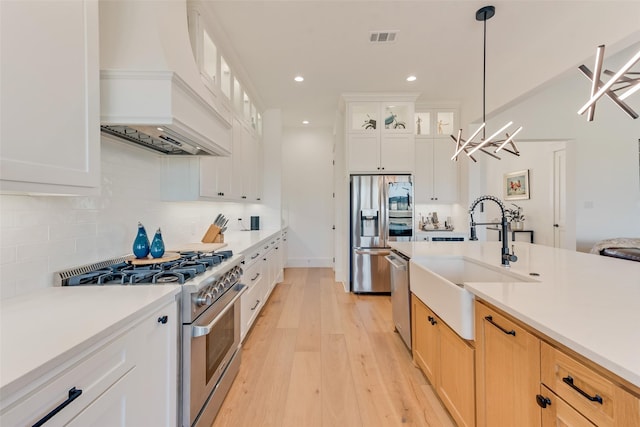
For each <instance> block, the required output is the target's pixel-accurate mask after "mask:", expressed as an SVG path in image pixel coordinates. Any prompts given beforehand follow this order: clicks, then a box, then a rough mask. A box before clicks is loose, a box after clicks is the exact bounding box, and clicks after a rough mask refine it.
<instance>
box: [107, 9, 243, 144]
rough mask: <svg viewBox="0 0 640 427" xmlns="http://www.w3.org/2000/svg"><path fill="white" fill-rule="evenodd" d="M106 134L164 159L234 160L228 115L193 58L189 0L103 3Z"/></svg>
mask: <svg viewBox="0 0 640 427" xmlns="http://www.w3.org/2000/svg"><path fill="white" fill-rule="evenodd" d="M100 69H101V70H100V118H101V128H102V132H103V133H106V134H109V135H112V136H115V137H118V138H121V139H123V140H125V141H127V142H129V143H133V144H137V145H141V146H144V147H145V148H147V149H151V150H154V151H156V152H160V153H164V154H181V155H184V154H197V155H219V156H228V155H230V153H231V129H232V125H231V117H230V113H226V114H225V113H224V112H223V113H220V112H219V111H218V110H217V109H216V107H215V106H214V105H215V104H214V98H213V95H212V94H211V92H209V90H208V89H207V88H206V87H205V86H204V84H203V82H202V80H201V76H200V73H199V71H198V67H197V65H196V61H195V58H194V57H193V54H192V49H191V44H190V41H189V30H188V24H187V5H186V1H185V0H154V1H140V0H103V1H100Z"/></svg>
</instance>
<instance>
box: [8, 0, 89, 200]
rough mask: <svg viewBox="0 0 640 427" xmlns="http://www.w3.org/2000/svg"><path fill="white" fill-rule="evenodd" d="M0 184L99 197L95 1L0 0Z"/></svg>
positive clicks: (15, 189)
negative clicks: (0, 142) (0, 82)
mask: <svg viewBox="0 0 640 427" xmlns="http://www.w3.org/2000/svg"><path fill="white" fill-rule="evenodd" d="M0 19H1V21H0V29H1V33H0V38H1V39H2V53H1V59H0V63H1V64H2V65H1V67H2V70H1V74H2V88H1V96H0V100H1V101H0V102H1V106H0V111H1V112H2V113H1V117H2V119H1V125H0V129H1V130H0V140H2V144H0V161H1V164H0V166H1V167H0V189H1V190H2V191H3V192H19V193H27V192H30V193H49V194H98V193H99V185H100V157H99V156H100V111H99V110H100V96H99V95H100V76H99V72H100V71H99V45H98V2H95V1H90V0H86V1H82V0H80V1H70V2H48V1H2V2H0Z"/></svg>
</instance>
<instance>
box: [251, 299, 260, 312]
mask: <svg viewBox="0 0 640 427" xmlns="http://www.w3.org/2000/svg"><path fill="white" fill-rule="evenodd" d="M258 304H260V300H259V299H257V300H256V305H254V306H253V307H251V311H253V310H255V309H256V307H258Z"/></svg>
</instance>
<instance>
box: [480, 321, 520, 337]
mask: <svg viewBox="0 0 640 427" xmlns="http://www.w3.org/2000/svg"><path fill="white" fill-rule="evenodd" d="M484 320H486V321H487V322H489V323H491V324H492V325H493V326H495V327H496V328H498V329H500V330H501V331H502V332H504V333H505V334H507V335H513V336H514V337H515V336H516V331H514V330H513V329H512V330H510V331H507V330H506V329H505V328H503V327H502V326H500V325H498V324H497V323H496V322H494V321H493V316H485V318H484Z"/></svg>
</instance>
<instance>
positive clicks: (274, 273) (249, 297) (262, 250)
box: [240, 233, 283, 340]
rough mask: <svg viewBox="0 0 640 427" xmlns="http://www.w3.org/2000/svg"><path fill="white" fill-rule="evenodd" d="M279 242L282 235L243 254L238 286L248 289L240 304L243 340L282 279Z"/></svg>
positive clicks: (280, 243) (273, 237) (262, 242)
mask: <svg viewBox="0 0 640 427" xmlns="http://www.w3.org/2000/svg"><path fill="white" fill-rule="evenodd" d="M282 242H283V238H282V234H281V233H276V234H273V235H271V236H269V238H267V239H264V240H262V241H261V242H260V243H258V244H257V245H255V246H253V247H251V248H249V249H247V250H246V251H244V252H243V254H244V261H243V263H244V266H243V270H244V272H243V274H242V283H244V284H245V285H247V288H248V289H247V291H246V292H245V293H244V294H242V301H241V307H242V308H241V310H242V313H241V323H242V325H241V330H240V334H241V337H242V339H243V340H244V338H245V336H246V334H247V333H248V332H249V330H250V329H251V326H252V325H253V323H254V322H255V320H256V318H257V317H258V314H260V310H262V308H263V307H264V305H265V303H266V302H267V300H268V299H269V296H270V295H271V292H272V291H273V288H274V287H275V285H276V284H277V283H278V282H279V281H280V279H281V277H282V265H283V264H282V256H281V251H282V247H281V245H282Z"/></svg>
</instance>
